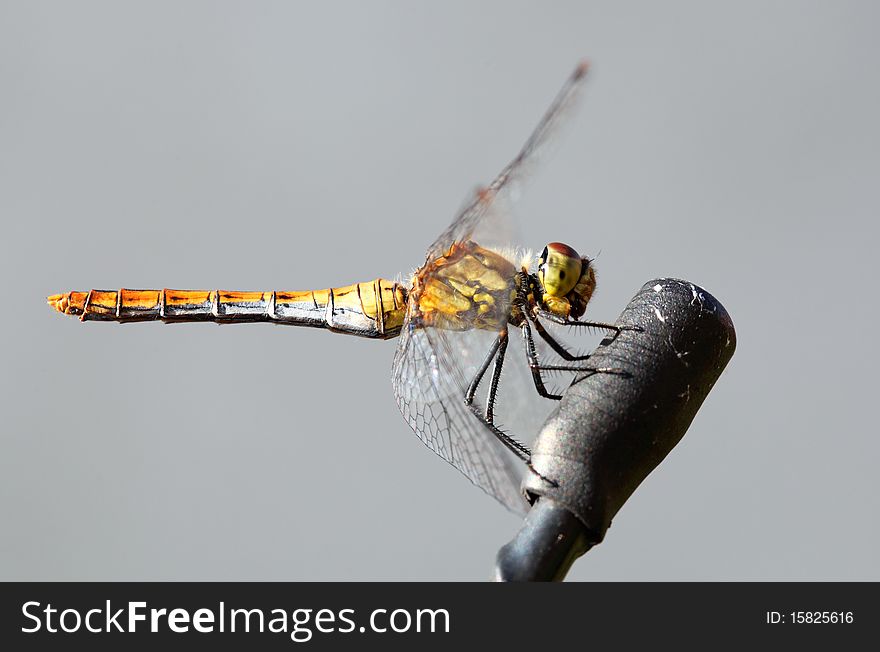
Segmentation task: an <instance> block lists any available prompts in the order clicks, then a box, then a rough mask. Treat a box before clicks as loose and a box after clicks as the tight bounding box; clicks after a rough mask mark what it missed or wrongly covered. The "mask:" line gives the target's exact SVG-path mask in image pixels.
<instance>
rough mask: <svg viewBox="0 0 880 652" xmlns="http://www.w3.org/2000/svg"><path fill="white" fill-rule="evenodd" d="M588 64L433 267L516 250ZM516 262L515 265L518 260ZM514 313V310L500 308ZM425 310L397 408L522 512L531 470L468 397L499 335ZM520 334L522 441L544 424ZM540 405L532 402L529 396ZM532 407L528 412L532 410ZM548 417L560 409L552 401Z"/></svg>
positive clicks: (404, 345) (516, 370) (397, 367)
mask: <svg viewBox="0 0 880 652" xmlns="http://www.w3.org/2000/svg"><path fill="white" fill-rule="evenodd" d="M586 72H587V67H586V65H585V64H581V65H580V66H578V68H577V69H576V70H575V72H574V73H573V74H572V75H571V76H570V77H569V79H568V80H567V81H566V83H565V85H564V86H563V88H562V90H561V91H560V92H559V94H558V95H557V97H556V99H555V100H554V101H553V104H552V105H551V106H550V108H549V109H548V111H547V113H546V114H545V115H544V117H543V118H542V119H541V122H540V123H539V124H538V126H537V128H536V129H535V131H534V132H533V133H532V134H531V136H530V137H529V139H528V141H526V144H525V145H524V146H523V148H522V150H521V151H520V152H519V154H518V155H517V156H516V158H514V159H513V161H511V162H510V163H509V164H508V165H507V167H505V168H504V170H502V171H501V173H500V174H499V175H498V176H497V177H496V178H495V180H494V181H493V182H492V183H491V184H490V185H489V186H488V187H487V188H485V189H483V190H481V191H478V192H477V193H476V195H475V197H474V198H473V199H472V200H471V201H470V202H468V203H467V204H466V205H465V207H464V208H463V209H462V211H461V212H460V213H459V214H458V216H457V217H456V218H455V220H453V222H452V224H450V226H449V227H448V228H447V229H446V230H445V231H444V232H443V233H442V234H441V235H440V237H438V238H437V240H436V241H435V242H434V243H433V244H432V245H431V247H430V248H429V250H428V255H427V263H426V264H430V263H431V262H432V261H434V260H436V259H437V258H439V257H441V256H443V255H444V254H445V253H446V252H447V251H448V250H449V248H450V246H451V245H452V244H453V243H461V242H465V241H468V240H470V241H473V242H477V243H479V244H480V245H481V246H483V247H492V248H501V247H504V246H509V245H510V244H511V241H510V240H507V239H506V238H507V237H508V236H509V234H510V233H512V232H513V227H512V223H511V220H510V219H509V214H510V213H509V211H510V204H511V201H512V200H513V199H515V194H514V192H513V191H514V190H515V188H516V187H517V186H518V185H519V184H521V182H522V181H523V180H524V179H525V178H526V176H528V174H529V173H530V172H531V170H532V168H533V167H534V164H535V162H536V161H537V159H538V157H539V153H540V152H541V151H543V150H544V149H545V146H546V144H547V142H548V140H549V139H550V136H551V134H552V133H553V132H554V130H555V129H556V127H557V126H558V125H559V123H560V121H561V120H562V119H563V117H564V116H565V115H566V114H567V113H568V111H569V110H570V109H571V107H572V106H573V104H574V103H575V101H576V99H577V97H578V95H579V91H580V89H581V87H582V82H583V79H584V77H585V75H586ZM511 262H515V261H511ZM427 269H429V268H427V267H426V268H423V270H421V271H422V273H426V270H427ZM501 308H502V309H504V310H507V309H509V305H505V306H501ZM418 311H419V310H418V306H416V305H414V303H413V294H411V295H410V304H409V305H408V308H407V316H406V320H405V322H404V325H403V330H402V332H401V336H400V340H399V343H398V348H397V351H396V354H395V357H394V364H393V367H392V385H393V388H394V396H395V399H396V400H397V404H398V406H399V407H400V410H401V412H402V413H403V416H404V418H405V419H406V421H407V422H408V423H409V425H410V427H411V428H412V429H413V430H414V431H415V433H416V435H418V437H419V439H421V440H422V442H424V444H425V445H426V446H427V447H428V448H430V449H431V450H432V451H434V452H435V453H436V454H437V455H439V456H440V457H442V458H443V459H444V460H446V461H447V462H449V463H450V464H452V465H453V466H454V467H455V468H457V469H458V470H459V471H461V472H462V473H463V474H464V475H465V476H466V477H467V478H469V479H470V480H471V482H473V483H474V484H475V485H477V486H478V487H480V488H481V489H483V490H484V491H485V492H486V493H488V494H489V495H491V496H493V497H495V498H496V499H497V500H498V501H499V502H500V503H501V504H503V505H504V506H505V507H507V508H508V509H510V510H512V511H515V512H518V513H522V512H524V511H525V510H526V509H527V507H528V505H527V504H526V502H525V499H524V498H523V497H522V495H521V494H520V491H519V486H520V483H521V480H522V477H523V475H524V474H525V473H526V470H527V469H526V465H525V464H523V462H522V460H520V459H519V458H518V457H516V456H515V455H514V454H513V453H511V452H510V451H509V450H508V449H507V448H506V447H505V446H504V445H503V444H502V443H501V442H500V441H499V440H498V439H497V438H496V437H495V436H494V434H493V433H492V432H491V431H490V430H489V428H488V427H487V426H486V424H485V423H484V422H483V421H482V420H480V419H479V418H478V417H477V416H476V415H475V414H473V412H472V411H471V410H470V408H469V407H468V406H466V405H465V401H464V397H465V393H466V391H467V388H468V386H469V384H470V383H471V381H472V379H473V378H474V376H475V375H476V373H477V370H478V369H479V368H480V366H481V363H482V362H483V361H484V359H485V358H486V355H487V354H488V352H489V351H490V350H491V348H492V345H493V342H494V339H495V338H496V337H497V331H492V330H485V329H478V328H472V329H469V330H448V329H442V328H435V327H425V326H423V325H421V324H420V323H419V320H418V319H414V318H413V317H414V315H417V314H418ZM522 360H523V354H522V344H521V341H520V337H519V333H517V332H511V333H510V343H509V345H508V353H507V356H506V358H505V362H504V367H503V369H504V372H503V374H502V379H501V386H500V390H499V402H498V405H499V406H500V407H503V408H504V410H503V412H502V411H501V410H500V409H499V410H497V411H496V415H497V416H496V424H497V425H499V426H501V427H502V428H503V426H504V425H505V423H506V424H510V425H513V426H514V427H515V429H516V432H515V433H512V434H513V435H514V436H515V435H516V434H517V433H520V434H521V435H533V434H534V433H535V430H534V427H536V426H537V425H538V424H540V422H541V420H540V419H538V418H537V415H539V414H540V410H533V409H531V406H534V405H535V401H536V400H537V401H541V400H542V399H539V398H538V397H537V394H536V392H535V389H534V386H533V385H531V382H530V381H529V380H526V379H527V378H528V377H529V376H528V370H527V369H525V365H524V364H523V363H522ZM491 373H492V369H491V366H490V368H489V371H488V372H487V373H486V376H485V377H484V380H483V382H482V383H481V385H480V390H479V392H478V394H477V399H476V401H475V406H476V408H477V409H478V410H480V411H482V410H483V409H484V408H485V396H486V390H487V388H488V385H489V383H488V381H489V378H490V376H491ZM527 397H528V398H529V399H533V400H526V398H527ZM527 406H529V407H527ZM545 407H546V410H545V411H544V412H545V413H546V412H549V410H550V409H552V407H553V404H552V403H548V404H547V405H546V406H545Z"/></svg>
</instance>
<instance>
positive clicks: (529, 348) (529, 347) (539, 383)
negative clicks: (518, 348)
mask: <svg viewBox="0 0 880 652" xmlns="http://www.w3.org/2000/svg"><path fill="white" fill-rule="evenodd" d="M522 332H523V343H524V344H525V347H526V360H528V363H529V369H530V370H531V372H532V381H533V382H534V383H535V389H536V390H538V394H540V395H541V396H543V397H544V398H549V399H552V400H554V401H559V400H561V399H562V396H561V395H560V394H551V393H550V392H548V391H547V387H546V386H545V385H544V378H543V377H542V376H541V366H540V365H539V364H538V352H537V351H536V350H535V340H534V338H533V337H532V329H531V328H530V327H529V322H528V320H527V319H525V320H523V323H522Z"/></svg>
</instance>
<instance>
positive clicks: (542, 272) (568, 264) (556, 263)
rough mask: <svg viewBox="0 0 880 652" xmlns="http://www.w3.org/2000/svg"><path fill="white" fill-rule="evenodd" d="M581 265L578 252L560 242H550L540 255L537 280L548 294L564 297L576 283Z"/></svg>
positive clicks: (579, 275)
mask: <svg viewBox="0 0 880 652" xmlns="http://www.w3.org/2000/svg"><path fill="white" fill-rule="evenodd" d="M582 267H583V261H582V260H581V257H580V255H579V254H578V252H576V251H575V250H574V249H572V248H571V247H569V246H568V245H564V244H562V243H560V242H551V243H550V244H548V245H547V247H546V248H545V249H544V252H543V253H542V255H541V261H540V265H539V266H538V280H539V281H541V285H542V286H543V287H544V292H546V293H547V294H549V295H550V296H553V297H564V296H565V295H566V294H568V293H569V292H571V290H572V289H573V288H574V286H575V285H576V284H577V282H578V279H580V277H581V271H582Z"/></svg>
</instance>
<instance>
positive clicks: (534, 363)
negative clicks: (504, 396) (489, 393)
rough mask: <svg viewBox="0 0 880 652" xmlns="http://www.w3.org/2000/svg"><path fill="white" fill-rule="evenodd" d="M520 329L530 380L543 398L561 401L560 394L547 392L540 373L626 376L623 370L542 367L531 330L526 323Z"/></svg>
mask: <svg viewBox="0 0 880 652" xmlns="http://www.w3.org/2000/svg"><path fill="white" fill-rule="evenodd" d="M522 329H523V336H524V339H525V348H526V359H527V360H528V363H529V369H530V370H531V372H532V380H533V381H534V383H535V389H536V390H538V394H540V395H541V396H543V397H544V398H549V399H552V400H554V401H559V400H561V399H562V396H561V395H560V394H551V393H550V392H548V391H547V387H546V386H545V385H544V378H543V376H542V375H541V372H542V371H574V372H581V373H584V372H591V373H597V374H599V373H606V374H615V375H620V376H626V375H628V374H627V372H626V371H624V370H623V369H617V368H614V367H585V366H582V365H542V364H540V363H539V362H538V354H537V352H536V350H535V340H534V338H533V337H532V329H531V328H530V327H529V323H528V321H524V322H523V325H522Z"/></svg>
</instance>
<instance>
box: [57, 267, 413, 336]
mask: <svg viewBox="0 0 880 652" xmlns="http://www.w3.org/2000/svg"><path fill="white" fill-rule="evenodd" d="M47 300H48V302H49V305H50V306H52V307H53V308H55V309H56V310H58V311H59V312H63V313H65V314H67V315H78V316H79V317H80V319H82V320H83V321H86V320H105V321H119V322H132V321H146V320H162V321H165V322H182V321H215V322H218V323H240V322H253V321H267V322H274V323H279V324H290V325H294V326H312V327H315V328H327V329H330V330H332V331H336V332H340V333H348V334H350V335H359V336H362V337H373V338H382V339H388V338H391V337H396V336H397V335H398V334H399V333H400V328H401V326H402V325H403V317H404V314H405V313H406V290H405V289H404V288H403V287H402V286H401V285H399V284H398V283H394V282H392V281H387V280H385V279H376V280H375V281H370V282H367V283H355V284H354V285H347V286H344V287H338V288H328V289H326V290H306V291H301V292H283V291H273V292H232V291H227V290H168V289H165V290H126V289H121V290H91V291H89V292H67V293H65V294H55V295H52V296H50V297H48V299H47Z"/></svg>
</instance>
